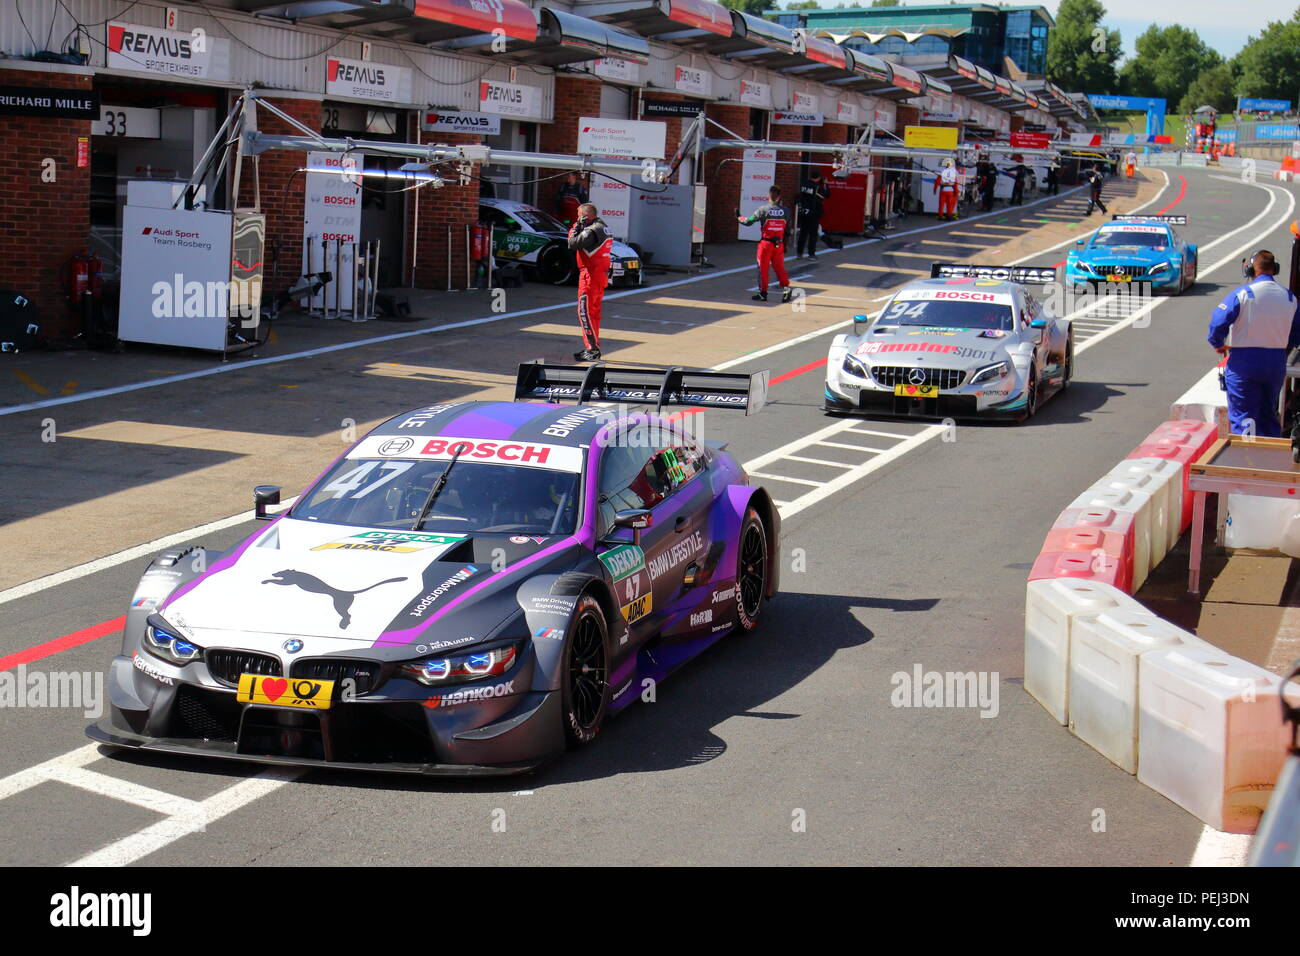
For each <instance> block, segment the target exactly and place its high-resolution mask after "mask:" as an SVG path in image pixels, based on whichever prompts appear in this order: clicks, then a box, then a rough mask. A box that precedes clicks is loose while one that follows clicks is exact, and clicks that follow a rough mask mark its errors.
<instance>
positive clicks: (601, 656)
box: [560, 593, 610, 748]
mask: <svg viewBox="0 0 1300 956" xmlns="http://www.w3.org/2000/svg"><path fill="white" fill-rule="evenodd" d="M609 701H610V686H609V627H608V625H607V624H606V621H605V612H604V611H603V610H602V609H601V606H600V602H599V601H597V600H596V598H595V597H593V596H592V595H591V594H590V593H588V594H584V595H583V596H582V597H580V598H579V599H578V606H577V607H576V608H575V609H574V611H573V617H572V618H571V619H570V621H569V628H568V634H567V635H566V640H565V644H564V665H563V670H562V672H561V674H560V704H561V709H562V711H563V714H564V737H565V740H566V741H568V744H569V746H570V747H571V748H573V747H582V746H584V745H586V744H589V743H591V742H592V741H593V740H595V739H596V736H597V735H598V734H599V733H600V728H601V726H602V725H603V724H604V723H605V714H606V712H607V711H608V710H609Z"/></svg>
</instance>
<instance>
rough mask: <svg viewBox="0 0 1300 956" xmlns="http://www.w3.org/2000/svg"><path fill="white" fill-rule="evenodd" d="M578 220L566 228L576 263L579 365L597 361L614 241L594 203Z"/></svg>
mask: <svg viewBox="0 0 1300 956" xmlns="http://www.w3.org/2000/svg"><path fill="white" fill-rule="evenodd" d="M577 216H578V218H577V219H575V220H574V222H573V225H572V226H570V227H569V248H570V249H572V250H573V252H574V255H575V256H576V257H577V261H578V327H579V328H580V329H581V330H582V351H580V352H574V353H573V357H574V359H576V360H577V361H579V362H594V361H596V359H598V358H600V307H601V303H602V301H603V300H604V298H605V286H607V285H608V284H609V250H610V247H611V246H612V245H613V244H614V237H613V236H611V235H610V234H609V227H608V226H607V225H605V221H604V220H603V219H601V218H600V210H599V209H597V208H596V206H595V205H594V204H593V203H589V202H587V203H583V204H582V205H580V206H579V207H578V208H577Z"/></svg>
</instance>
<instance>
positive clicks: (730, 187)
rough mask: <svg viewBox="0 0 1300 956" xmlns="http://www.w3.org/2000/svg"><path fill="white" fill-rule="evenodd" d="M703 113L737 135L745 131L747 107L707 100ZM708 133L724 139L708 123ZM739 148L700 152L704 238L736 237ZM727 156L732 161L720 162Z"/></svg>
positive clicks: (722, 239)
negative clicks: (705, 200) (704, 199)
mask: <svg viewBox="0 0 1300 956" xmlns="http://www.w3.org/2000/svg"><path fill="white" fill-rule="evenodd" d="M706 115H707V116H708V117H709V118H710V119H712V120H715V121H716V122H719V123H721V124H722V125H723V126H725V127H727V129H730V130H732V131H734V132H735V133H736V134H737V135H740V136H747V135H748V134H749V107H748V106H731V105H725V104H721V103H710V104H709V105H708V108H707V110H706ZM708 135H710V136H716V137H717V138H719V139H725V138H726V134H725V133H723V132H722V131H721V130H719V129H717V127H711V131H710V132H709V134H708ZM742 155H743V153H742V151H741V150H739V149H711V150H709V151H708V152H707V153H705V154H704V156H703V159H702V160H701V162H702V163H703V164H704V184H705V185H706V186H708V187H709V196H708V212H707V216H706V222H705V229H704V239H705V241H706V242H725V241H728V240H732V239H735V238H736V208H737V207H738V206H739V205H740V166H741V162H740V160H741V156H742ZM725 159H730V160H732V162H728V163H725V164H724V163H723V160H725Z"/></svg>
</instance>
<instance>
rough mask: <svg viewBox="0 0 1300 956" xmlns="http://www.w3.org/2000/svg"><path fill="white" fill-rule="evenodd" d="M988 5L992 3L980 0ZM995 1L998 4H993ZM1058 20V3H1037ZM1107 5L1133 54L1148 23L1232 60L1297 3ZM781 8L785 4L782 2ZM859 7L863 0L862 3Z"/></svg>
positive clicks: (1216, 0) (912, 1) (825, 1)
mask: <svg viewBox="0 0 1300 956" xmlns="http://www.w3.org/2000/svg"><path fill="white" fill-rule="evenodd" d="M842 2H848V0H822V6H824V7H831V8H833V7H835V6H837V5H838V4H839V3H842ZM935 2H937V0H903V4H902V5H903V6H905V7H910V6H915V5H918V4H921V5H924V4H925V3H935ZM982 2H990V0H982ZM992 2H996V0H992ZM1032 3H1034V0H1014V2H1012V0H1008V3H1007V5H1008V6H1028V5H1030V4H1032ZM1038 3H1039V5H1041V6H1044V7H1046V8H1047V10H1048V12H1049V13H1051V14H1052V16H1056V11H1057V8H1058V7H1059V6H1060V5H1061V4H1060V0H1038ZM1102 4H1103V5H1104V6H1105V7H1106V10H1107V14H1106V19H1105V20H1104V21H1103V22H1104V23H1105V25H1106V26H1108V27H1114V28H1116V29H1118V30H1119V31H1120V33H1121V34H1122V35H1123V37H1124V49H1125V51H1126V52H1128V53H1130V54H1131V53H1132V52H1133V49H1134V47H1133V43H1134V41H1135V40H1136V39H1137V37H1138V35H1139V34H1141V33H1142V31H1144V30H1145V29H1146V28H1147V27H1149V26H1151V24H1152V23H1158V24H1160V25H1161V26H1168V25H1169V24H1172V23H1181V24H1182V25H1183V26H1185V27H1187V28H1188V29H1191V30H1195V31H1196V32H1197V33H1199V34H1200V35H1201V39H1202V40H1204V41H1205V42H1206V43H1208V44H1209V45H1210V46H1212V47H1214V48H1215V49H1216V50H1218V51H1219V52H1220V53H1222V54H1223V55H1224V56H1225V57H1227V56H1232V55H1233V54H1235V53H1236V52H1237V51H1238V50H1240V49H1241V48H1242V47H1243V46H1244V45H1245V43H1246V40H1247V38H1248V37H1250V36H1252V35H1258V34H1259V33H1260V31H1261V30H1262V29H1263V27H1264V25H1265V24H1267V23H1268V22H1270V21H1274V20H1286V19H1288V18H1289V17H1290V16H1291V15H1292V14H1293V13H1295V12H1296V9H1297V8H1300V0H1236V2H1234V0H1137V2H1134V0H1102ZM781 5H782V6H785V0H781ZM862 5H863V6H866V5H867V0H863V2H862ZM1135 8H1136V9H1140V10H1141V11H1142V16H1141V17H1133V16H1130V15H1128V14H1129V13H1130V11H1132V10H1134V9H1135Z"/></svg>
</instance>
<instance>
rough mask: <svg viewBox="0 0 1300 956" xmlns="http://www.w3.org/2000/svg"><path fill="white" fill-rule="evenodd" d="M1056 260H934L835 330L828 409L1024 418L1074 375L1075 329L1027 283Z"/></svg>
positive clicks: (1045, 274)
mask: <svg viewBox="0 0 1300 956" xmlns="http://www.w3.org/2000/svg"><path fill="white" fill-rule="evenodd" d="M1055 277H1056V269H1055V268H1053V267H1051V266H1045V267H1040V266H979V265H958V264H950V263H935V264H934V265H933V266H932V268H931V278H929V279H918V280H917V281H915V282H909V283H908V284H907V285H905V286H904V287H903V288H902V289H900V290H899V291H898V292H897V293H896V294H895V295H894V296H893V298H891V299H890V300H889V301H888V302H887V303H886V304H885V306H884V308H882V309H881V310H880V312H879V313H878V314H877V315H876V316H875V317H874V318H872V317H870V316H866V315H855V316H854V317H853V332H852V333H851V334H848V333H842V334H840V335H837V336H835V338H834V339H833V340H832V342H831V347H830V353H829V355H828V357H827V364H826V393H825V399H824V402H823V405H822V408H823V409H824V410H825V411H826V412H828V413H830V414H845V413H859V414H883V415H905V416H914V417H927V418H947V417H952V418H975V417H992V418H999V417H1000V418H1009V419H1014V420H1017V421H1025V420H1026V419H1028V418H1030V417H1031V416H1032V415H1033V414H1034V412H1035V411H1036V410H1037V409H1038V407H1039V406H1040V405H1041V404H1042V403H1043V402H1044V401H1046V399H1047V398H1049V397H1050V396H1052V395H1054V394H1055V393H1057V392H1060V391H1063V390H1064V389H1066V388H1067V387H1069V384H1070V379H1071V378H1072V376H1073V375H1074V333H1073V331H1072V330H1071V328H1070V322H1069V320H1067V319H1061V318H1058V317H1057V316H1055V315H1054V314H1052V311H1051V309H1050V308H1049V307H1048V306H1047V305H1046V304H1045V303H1042V302H1040V301H1039V300H1038V298H1037V297H1036V296H1035V295H1034V294H1033V293H1032V292H1030V290H1029V289H1028V288H1027V287H1026V286H1027V285H1028V284H1045V283H1050V282H1052V281H1054V280H1055Z"/></svg>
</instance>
